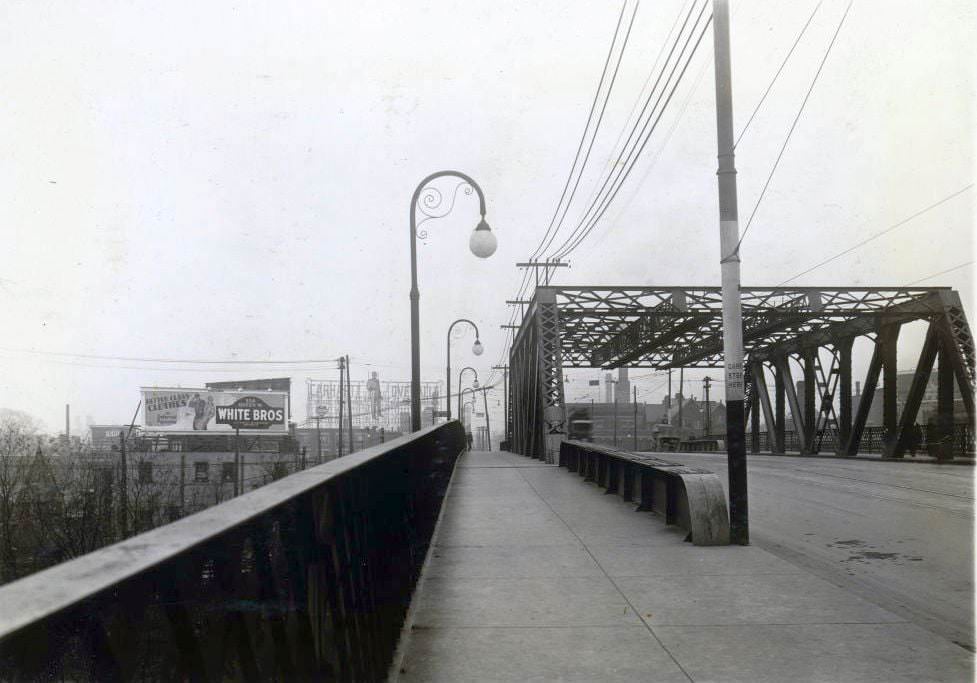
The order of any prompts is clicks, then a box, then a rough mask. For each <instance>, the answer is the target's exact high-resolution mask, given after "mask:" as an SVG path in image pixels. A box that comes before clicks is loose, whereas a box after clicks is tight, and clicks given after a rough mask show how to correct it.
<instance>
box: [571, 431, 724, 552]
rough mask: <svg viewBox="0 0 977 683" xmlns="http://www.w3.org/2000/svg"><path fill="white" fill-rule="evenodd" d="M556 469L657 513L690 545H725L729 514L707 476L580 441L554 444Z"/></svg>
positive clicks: (720, 492)
mask: <svg viewBox="0 0 977 683" xmlns="http://www.w3.org/2000/svg"><path fill="white" fill-rule="evenodd" d="M560 466H561V467H566V468H567V469H568V470H570V471H571V472H576V473H577V474H579V475H580V476H582V477H584V478H585V480H586V481H593V482H595V483H596V484H597V485H598V486H603V487H604V489H605V490H606V491H607V493H617V494H618V495H619V496H621V497H622V498H623V499H624V500H626V501H634V502H637V503H638V510H639V511H651V512H657V513H660V514H663V515H664V516H665V523H666V524H675V525H677V526H678V527H679V528H681V529H684V530H685V531H687V532H688V533H689V540H691V541H692V543H694V544H695V545H729V511H728V509H727V507H726V495H725V493H724V492H723V487H722V484H721V483H720V481H719V477H717V476H716V475H715V474H714V473H713V472H709V471H708V470H702V469H698V468H695V467H687V466H685V465H678V464H676V463H671V462H667V461H665V460H661V459H659V458H655V457H653V456H650V455H642V454H638V453H629V452H625V451H619V450H616V449H614V448H608V447H606V446H598V445H595V444H592V443H586V442H583V441H564V442H562V443H561V444H560Z"/></svg>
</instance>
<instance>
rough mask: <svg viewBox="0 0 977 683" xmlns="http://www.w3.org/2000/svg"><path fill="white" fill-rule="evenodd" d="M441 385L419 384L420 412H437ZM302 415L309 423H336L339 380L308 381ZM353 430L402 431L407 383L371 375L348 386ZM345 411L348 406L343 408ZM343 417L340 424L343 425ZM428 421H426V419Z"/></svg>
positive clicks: (406, 413)
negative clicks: (356, 428) (358, 428)
mask: <svg viewBox="0 0 977 683" xmlns="http://www.w3.org/2000/svg"><path fill="white" fill-rule="evenodd" d="M441 387H442V383H441V382H421V409H422V411H430V410H432V409H433V410H435V411H436V410H438V408H439V407H440V404H441V402H442V401H443V400H444V397H443V395H442V388H441ZM307 388H308V394H307V396H306V411H307V417H308V418H309V420H315V419H316V418H319V419H320V420H326V422H324V423H323V424H324V425H329V424H336V423H337V422H338V420H339V380H321V379H311V380H308V382H307ZM349 397H350V400H351V402H352V406H353V410H352V419H353V426H354V427H377V428H379V427H383V428H384V429H387V430H390V431H399V430H401V429H402V428H403V424H402V423H403V418H404V417H405V416H406V417H407V419H408V424H410V422H409V418H410V382H396V381H389V380H381V379H380V378H379V376H378V373H376V372H371V373H370V375H369V378H368V379H366V380H364V381H356V380H353V381H351V382H350V383H349ZM343 401H344V402H345V401H346V383H345V382H343ZM343 410H344V411H348V410H349V404H346V405H344V407H343ZM346 419H347V418H346V415H345V414H344V416H343V422H344V423H345V422H346ZM427 419H430V418H427Z"/></svg>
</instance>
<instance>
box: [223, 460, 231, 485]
mask: <svg viewBox="0 0 977 683" xmlns="http://www.w3.org/2000/svg"><path fill="white" fill-rule="evenodd" d="M221 481H223V482H227V481H234V463H233V462H222V463H221Z"/></svg>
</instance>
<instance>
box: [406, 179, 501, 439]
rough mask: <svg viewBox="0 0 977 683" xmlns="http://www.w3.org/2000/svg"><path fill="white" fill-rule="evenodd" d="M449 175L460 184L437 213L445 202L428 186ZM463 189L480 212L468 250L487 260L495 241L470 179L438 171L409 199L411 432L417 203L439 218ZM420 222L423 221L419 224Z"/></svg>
mask: <svg viewBox="0 0 977 683" xmlns="http://www.w3.org/2000/svg"><path fill="white" fill-rule="evenodd" d="M447 176H452V177H455V178H459V179H460V180H461V181H462V182H460V183H459V184H458V185H457V186H456V187H455V192H454V193H453V194H452V196H451V203H450V204H449V205H448V206H447V208H445V209H444V210H443V211H441V212H440V213H439V212H438V209H439V207H441V204H442V203H443V201H444V195H442V194H441V191H440V190H438V189H437V188H436V187H432V186H430V183H431V182H432V181H434V180H437V179H438V178H443V177H447ZM462 187H464V188H465V189H464V192H465V194H471V193H472V191H474V192H476V193H477V194H478V204H479V212H480V214H481V220H480V221H479V222H478V225H477V226H476V227H475V230H474V231H473V232H472V235H471V237H470V238H469V240H468V247H469V249H471V251H472V253H473V254H475V256H478V257H479V258H488V257H489V256H491V255H492V254H494V253H495V247H496V240H495V235H493V234H492V231H491V229H490V228H489V226H488V223H486V222H485V195H484V194H483V193H482V188H480V187H479V186H478V184H477V183H476V182H475V181H474V180H472V179H471V178H470V177H469V176H467V175H465V174H464V173H460V172H458V171H438V172H437V173H432V174H431V175H429V176H428V177H426V178H425V179H424V180H422V181H421V182H420V184H419V185H418V186H417V189H415V190H414V196H413V197H412V198H411V200H410V347H411V348H410V351H411V376H410V426H411V430H412V431H415V432H416V431H417V430H419V429H420V428H421V339H420V309H419V300H420V296H421V295H420V292H419V291H418V289H417V225H418V224H417V216H416V213H417V209H418V201H420V210H421V213H423V214H424V215H425V216H426V217H427V218H425V219H424V220H430V219H431V218H441V217H443V216H447V215H448V214H449V213H451V209H452V208H453V207H454V201H455V195H457V192H458V190H459V189H461V188H462ZM422 222H423V221H422Z"/></svg>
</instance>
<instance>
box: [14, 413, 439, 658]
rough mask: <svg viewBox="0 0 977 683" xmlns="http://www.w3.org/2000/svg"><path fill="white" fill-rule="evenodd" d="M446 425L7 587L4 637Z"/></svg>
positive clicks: (263, 489)
mask: <svg viewBox="0 0 977 683" xmlns="http://www.w3.org/2000/svg"><path fill="white" fill-rule="evenodd" d="M443 427H444V424H441V425H434V426H431V427H427V428H425V429H421V430H420V431H417V432H414V433H412V434H408V435H405V436H401V437H398V438H396V439H392V440H391V441H388V442H387V443H385V444H380V445H377V446H372V447H370V448H367V449H364V450H362V451H359V452H357V453H354V454H352V455H348V456H345V457H343V458H339V459H336V460H332V461H330V462H327V463H324V464H322V465H317V466H315V467H311V468H309V469H307V470H303V471H301V472H297V473H295V474H292V475H290V476H287V477H284V478H282V479H279V480H278V481H274V482H272V483H269V484H266V485H265V486H262V487H260V488H258V489H255V490H253V491H250V492H248V493H245V494H243V495H241V496H238V497H237V498H233V499H231V500H229V501H227V502H225V503H221V504H219V505H215V506H213V507H209V508H207V509H205V510H202V511H200V512H198V513H195V514H193V515H189V516H187V517H184V518H183V519H180V520H177V521H175V522H172V523H170V524H166V525H164V526H161V527H158V528H156V529H152V530H150V531H147V532H145V533H142V534H138V535H136V536H132V537H130V538H127V539H125V540H123V541H120V542H118V543H115V544H113V545H110V546H107V547H105V548H101V549H99V550H96V551H94V552H91V553H88V554H87V555H82V556H81V557H77V558H75V559H73V560H69V561H67V562H62V563H61V564H58V565H55V566H53V567H50V568H48V569H45V570H42V571H39V572H37V573H35V574H31V575H29V576H25V577H24V578H22V579H19V580H17V581H14V582H12V583H9V584H7V585H5V586H2V587H0V605H3V609H2V610H0V640H2V639H4V638H6V637H7V636H8V635H10V634H13V633H15V632H17V631H18V630H19V629H22V628H24V627H25V626H27V625H29V624H31V623H32V622H35V621H39V620H41V619H44V618H46V617H49V616H51V615H52V614H55V613H57V612H59V611H61V610H64V609H67V608H69V607H71V606H72V605H74V604H77V603H79V602H81V601H82V600H85V599H86V598H89V597H91V596H93V595H95V594H97V593H100V592H102V591H104V590H107V589H109V588H111V587H112V586H115V585H118V584H120V583H122V582H124V581H126V580H127V579H130V578H132V577H134V576H136V575H137V574H139V573H140V572H144V571H146V570H149V569H152V568H153V567H155V566H157V565H159V564H162V563H164V562H166V561H168V560H172V559H175V558H176V557H177V556H179V555H181V554H183V553H186V552H188V551H190V550H192V549H194V548H196V547H198V546H200V545H203V544H205V543H207V542H208V541H211V540H213V539H214V538H216V537H217V536H220V535H221V534H224V533H227V532H230V531H233V530H234V529H236V528H238V527H241V526H243V525H245V524H247V523H248V522H250V521H252V520H254V519H255V518H257V517H259V516H261V515H262V514H264V513H266V512H268V511H271V510H273V509H275V508H277V507H279V506H281V505H284V504H286V503H288V502H289V501H291V500H294V499H295V498H296V497H298V496H300V495H302V494H304V493H306V492H308V491H310V490H312V489H314V488H316V487H318V486H321V485H322V484H324V483H325V482H328V481H330V480H331V479H335V478H337V477H340V476H342V475H344V474H346V473H348V472H350V471H352V470H355V469H357V468H358V467H360V466H361V465H363V464H365V463H367V462H370V461H371V460H374V459H376V458H379V457H382V456H383V455H385V454H387V453H389V452H390V451H393V450H397V449H399V448H401V447H403V446H406V445H408V444H409V443H411V442H412V441H414V440H417V439H420V438H422V437H424V436H426V435H427V434H429V433H430V432H432V431H435V430H437V429H440V428H443Z"/></svg>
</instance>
